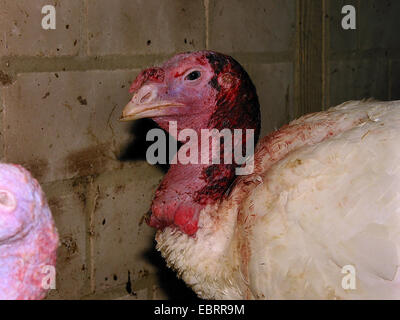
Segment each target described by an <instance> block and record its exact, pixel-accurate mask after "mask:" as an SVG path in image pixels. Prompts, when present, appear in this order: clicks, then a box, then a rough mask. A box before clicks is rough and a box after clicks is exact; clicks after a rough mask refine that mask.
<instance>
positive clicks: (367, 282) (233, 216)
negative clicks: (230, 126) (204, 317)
mask: <svg viewBox="0 0 400 320" xmlns="http://www.w3.org/2000/svg"><path fill="white" fill-rule="evenodd" d="M254 163H255V167H254V172H253V174H251V175H249V176H244V177H241V178H239V179H237V180H236V181H235V183H234V185H233V187H232V188H231V191H230V193H229V195H228V196H227V197H226V198H224V199H223V200H221V202H219V203H217V204H213V205H208V206H206V207H205V208H204V209H203V210H202V212H201V213H200V219H199V229H198V231H197V234H196V236H195V237H191V236H188V235H186V234H185V233H182V232H180V231H179V230H176V229H174V228H172V227H167V228H165V229H163V230H159V231H158V233H157V236H156V240H157V243H158V244H157V248H158V250H160V251H161V253H162V255H163V256H164V257H165V258H166V260H167V263H168V265H169V266H170V267H172V268H174V269H175V270H176V271H177V272H178V275H179V276H180V277H182V278H183V279H184V281H186V283H187V284H188V285H189V286H191V287H192V288H193V289H194V291H195V292H196V293H197V294H198V295H199V296H200V297H203V298H207V299H399V298H400V278H399V277H400V275H399V272H398V269H399V265H400V259H399V253H400V252H399V249H400V169H399V166H400V101H394V102H377V101H353V102H347V103H344V104H342V105H340V106H338V107H335V108H331V109H329V110H327V111H323V112H319V113H314V114H310V115H307V116H304V117H302V118H299V119H297V120H295V121H293V122H291V123H290V124H289V125H287V126H285V127H283V128H282V129H280V130H278V131H276V132H273V133H271V134H270V135H269V136H267V137H265V138H264V139H262V140H261V141H260V142H259V144H258V146H257V148H256V151H255V154H254ZM346 266H347V267H348V266H350V267H352V268H353V270H354V271H355V273H354V277H355V282H354V283H355V286H352V287H351V288H349V287H346V286H345V285H343V282H344V277H346V276H348V274H346V273H345V271H343V270H346V269H344V268H346Z"/></svg>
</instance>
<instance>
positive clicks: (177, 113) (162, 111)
mask: <svg viewBox="0 0 400 320" xmlns="http://www.w3.org/2000/svg"><path fill="white" fill-rule="evenodd" d="M131 93H134V96H133V98H132V100H131V101H130V102H129V104H128V105H127V106H126V107H125V109H124V111H123V115H122V117H121V119H122V120H134V119H139V118H151V119H153V120H154V121H155V122H156V123H157V124H158V125H159V126H160V127H161V128H163V129H165V130H167V131H168V129H169V122H170V121H176V122H177V127H178V133H179V132H180V130H183V129H185V128H190V129H193V130H195V131H196V133H197V134H198V137H199V141H200V137H201V129H213V128H215V129H218V130H222V129H226V128H227V129H231V130H232V132H233V129H243V131H242V132H243V135H242V139H243V148H244V147H245V145H246V143H245V141H246V136H245V129H254V130H255V131H254V138H255V139H254V140H255V142H256V141H257V139H258V136H259V132H260V109H259V103H258V98H257V93H256V89H255V87H254V85H253V83H252V82H251V80H250V78H249V76H248V74H247V73H246V71H245V70H244V69H243V68H242V67H241V66H240V64H239V63H238V62H236V61H235V60H234V59H233V58H231V57H229V56H227V55H224V54H220V53H217V52H213V51H198V52H192V53H183V54H178V55H176V56H175V57H173V58H172V59H170V60H168V61H167V62H165V63H164V64H163V65H162V66H161V67H153V68H149V69H146V70H144V71H142V72H141V73H140V74H139V75H138V76H137V78H136V80H135V81H134V82H133V84H132V86H131ZM175 138H177V137H175ZM183 142H185V141H183ZM199 144H200V142H199ZM199 153H200V152H199ZM210 156H211V155H210ZM236 167H237V164H235V162H233V164H223V142H221V164H186V165H184V164H179V163H178V164H172V165H171V166H170V169H169V170H168V172H167V174H166V175H165V177H164V179H163V181H162V182H161V184H160V186H159V187H158V189H157V191H156V194H155V197H154V200H153V203H152V206H151V216H150V218H149V219H148V223H149V225H150V226H152V227H155V228H158V229H163V228H165V227H167V226H175V227H177V228H179V229H180V230H181V231H183V232H184V233H186V234H188V235H195V234H196V232H197V230H198V220H199V213H200V211H201V209H202V208H204V206H206V205H207V204H212V203H215V202H217V201H220V200H221V199H223V197H224V194H225V192H226V191H227V189H228V188H229V186H230V185H231V183H232V182H233V180H234V178H235V168H236Z"/></svg>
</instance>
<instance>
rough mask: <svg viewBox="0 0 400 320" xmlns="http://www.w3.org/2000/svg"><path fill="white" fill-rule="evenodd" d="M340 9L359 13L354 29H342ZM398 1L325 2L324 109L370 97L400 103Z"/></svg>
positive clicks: (354, 0)
mask: <svg viewBox="0 0 400 320" xmlns="http://www.w3.org/2000/svg"><path fill="white" fill-rule="evenodd" d="M344 5H353V6H354V7H355V8H356V12H357V25H356V27H357V28H356V30H344V29H343V28H342V27H341V20H342V18H343V17H344V15H343V14H342V13H341V11H342V7H343V6H344ZM399 12H400V2H399V1H397V0H345V1H344V0H327V1H326V15H325V19H326V27H327V30H326V31H327V32H326V42H327V52H326V60H327V70H326V95H327V97H326V98H327V99H326V101H327V106H333V105H336V104H339V103H341V102H344V101H346V100H355V99H362V98H369V97H373V98H375V99H380V100H397V99H400V82H399V79H400V73H399V72H400V69H399V65H400V38H399V37H398V35H397V30H399V28H400V19H399V18H398V15H399Z"/></svg>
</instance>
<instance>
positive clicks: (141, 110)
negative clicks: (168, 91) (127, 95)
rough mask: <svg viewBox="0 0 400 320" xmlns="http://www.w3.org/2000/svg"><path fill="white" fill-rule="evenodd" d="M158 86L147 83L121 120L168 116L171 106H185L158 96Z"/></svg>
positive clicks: (128, 106) (128, 105)
mask: <svg viewBox="0 0 400 320" xmlns="http://www.w3.org/2000/svg"><path fill="white" fill-rule="evenodd" d="M158 96H159V95H158V86H157V85H155V84H149V85H145V86H143V87H142V88H140V89H139V91H137V92H136V93H135V94H134V96H133V97H132V99H131V101H129V103H128V104H127V105H126V106H125V108H124V110H123V111H122V116H121V118H120V120H121V121H130V120H136V119H142V118H154V117H160V116H167V115H169V114H170V111H169V110H171V108H173V107H182V106H184V105H183V104H181V103H176V102H169V101H163V100H161V99H159V97H158Z"/></svg>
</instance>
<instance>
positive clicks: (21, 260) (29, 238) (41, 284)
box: [0, 164, 58, 299]
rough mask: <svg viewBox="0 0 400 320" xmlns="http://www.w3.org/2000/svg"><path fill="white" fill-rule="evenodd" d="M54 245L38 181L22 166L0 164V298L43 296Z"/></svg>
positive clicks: (55, 236)
mask: <svg viewBox="0 0 400 320" xmlns="http://www.w3.org/2000/svg"><path fill="white" fill-rule="evenodd" d="M57 246H58V234H57V230H56V228H55V226H54V222H53V218H52V216H51V212H50V210H49V207H48V205H47V202H46V200H45V198H44V194H43V192H42V190H41V188H40V186H39V184H38V183H37V181H36V180H35V179H34V178H32V176H31V175H30V173H29V172H28V171H26V170H25V169H24V168H22V167H21V166H17V165H9V164H0V279H1V280H0V299H41V298H43V297H44V296H45V295H46V292H47V291H48V287H47V286H46V277H47V276H48V272H50V271H51V270H50V268H51V267H55V261H56V249H57ZM49 280H50V279H49Z"/></svg>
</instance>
